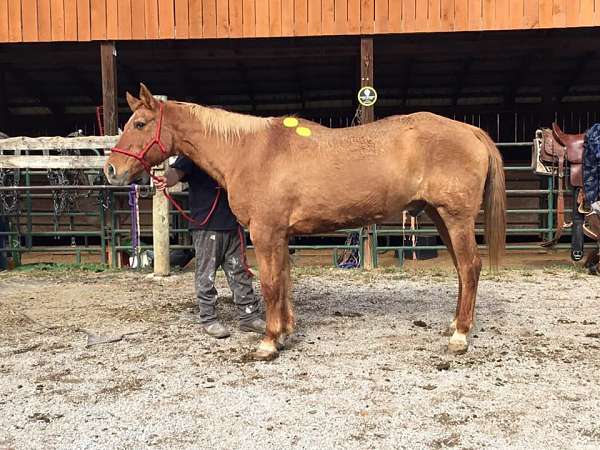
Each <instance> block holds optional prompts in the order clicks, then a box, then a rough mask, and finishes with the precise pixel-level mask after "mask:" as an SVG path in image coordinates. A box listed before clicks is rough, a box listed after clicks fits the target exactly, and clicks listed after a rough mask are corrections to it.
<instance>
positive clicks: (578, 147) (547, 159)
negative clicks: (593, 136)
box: [533, 123, 585, 187]
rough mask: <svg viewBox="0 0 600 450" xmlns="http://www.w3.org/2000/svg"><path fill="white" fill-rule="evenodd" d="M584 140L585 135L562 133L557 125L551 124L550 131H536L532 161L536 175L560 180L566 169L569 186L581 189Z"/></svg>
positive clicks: (546, 129)
mask: <svg viewBox="0 0 600 450" xmlns="http://www.w3.org/2000/svg"><path fill="white" fill-rule="evenodd" d="M584 138H585V134H567V133H564V132H563V131H562V130H561V129H560V127H559V125H558V124H557V123H553V124H552V129H551V130H550V129H548V128H543V129H541V130H538V131H537V133H536V145H535V149H534V150H535V153H536V155H535V156H534V161H533V162H534V169H535V171H536V173H539V174H541V175H557V176H558V177H559V178H562V177H564V176H565V175H566V172H567V168H568V169H569V183H570V185H571V186H572V187H582V186H583V151H584V150H583V149H584V147H583V143H584ZM536 163H537V164H536ZM536 165H537V167H536Z"/></svg>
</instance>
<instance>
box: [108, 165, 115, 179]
mask: <svg viewBox="0 0 600 450" xmlns="http://www.w3.org/2000/svg"><path fill="white" fill-rule="evenodd" d="M107 169H108V170H107V172H108V176H109V177H110V178H114V176H115V175H116V174H117V169H115V166H113V165H112V164H109V165H108V168H107Z"/></svg>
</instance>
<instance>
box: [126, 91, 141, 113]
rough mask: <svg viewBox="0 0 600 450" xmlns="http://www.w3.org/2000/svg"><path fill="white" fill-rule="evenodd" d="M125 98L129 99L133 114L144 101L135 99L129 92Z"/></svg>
mask: <svg viewBox="0 0 600 450" xmlns="http://www.w3.org/2000/svg"><path fill="white" fill-rule="evenodd" d="M125 98H127V104H128V105H129V107H130V108H131V112H135V110H136V109H138V107H139V106H140V104H141V103H142V101H141V100H140V99H139V98H135V97H134V96H133V95H131V94H130V93H129V92H126V93H125Z"/></svg>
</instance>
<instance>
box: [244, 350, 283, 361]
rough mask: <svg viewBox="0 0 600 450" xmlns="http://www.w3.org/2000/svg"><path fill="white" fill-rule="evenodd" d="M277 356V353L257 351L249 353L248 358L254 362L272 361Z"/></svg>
mask: <svg viewBox="0 0 600 450" xmlns="http://www.w3.org/2000/svg"><path fill="white" fill-rule="evenodd" d="M278 356H279V352H278V351H268V350H261V349H258V350H256V351H255V352H252V353H250V358H251V359H253V360H254V361H273V360H274V359H276V358H277V357H278Z"/></svg>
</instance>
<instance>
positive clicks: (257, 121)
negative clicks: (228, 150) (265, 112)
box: [175, 102, 273, 141]
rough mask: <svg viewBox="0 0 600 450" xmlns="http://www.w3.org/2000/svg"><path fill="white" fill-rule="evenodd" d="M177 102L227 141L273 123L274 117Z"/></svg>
mask: <svg viewBox="0 0 600 450" xmlns="http://www.w3.org/2000/svg"><path fill="white" fill-rule="evenodd" d="M175 103H177V104H178V105H181V106H183V107H184V108H187V109H188V112H189V113H190V115H191V116H192V118H194V119H195V120H198V121H199V122H200V123H202V125H203V126H204V128H205V129H206V131H207V132H208V133H213V134H215V135H217V136H219V137H221V138H223V139H225V140H226V141H229V140H230V139H232V138H236V139H237V138H239V137H240V136H242V135H243V134H252V133H257V132H259V131H262V130H265V129H267V128H269V127H270V126H271V124H272V123H273V118H272V117H255V116H249V115H246V114H240V113H235V112H231V111H225V110H224V109H221V108H215V107H208V106H202V105H197V104H195V103H186V102H175Z"/></svg>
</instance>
